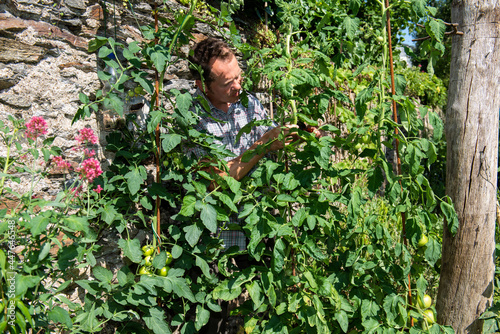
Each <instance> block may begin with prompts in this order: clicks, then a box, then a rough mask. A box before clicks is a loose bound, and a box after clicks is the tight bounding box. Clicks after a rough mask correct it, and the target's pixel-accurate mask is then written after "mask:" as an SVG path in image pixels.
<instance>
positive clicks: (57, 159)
mask: <svg viewBox="0 0 500 334" xmlns="http://www.w3.org/2000/svg"><path fill="white" fill-rule="evenodd" d="M52 161H54V162H55V163H56V165H57V167H59V168H67V169H71V164H70V163H69V162H68V161H66V160H64V159H63V158H62V157H53V158H52Z"/></svg>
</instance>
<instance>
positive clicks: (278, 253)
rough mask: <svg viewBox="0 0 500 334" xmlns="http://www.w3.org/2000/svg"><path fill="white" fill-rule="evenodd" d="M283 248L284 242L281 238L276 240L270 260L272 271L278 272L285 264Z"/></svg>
mask: <svg viewBox="0 0 500 334" xmlns="http://www.w3.org/2000/svg"><path fill="white" fill-rule="evenodd" d="M285 248H286V246H285V243H284V242H283V240H282V239H281V238H280V239H278V240H276V243H275V245H274V250H273V258H272V260H271V261H272V266H273V270H274V272H276V273H278V274H279V273H280V272H281V271H282V270H283V266H284V265H285Z"/></svg>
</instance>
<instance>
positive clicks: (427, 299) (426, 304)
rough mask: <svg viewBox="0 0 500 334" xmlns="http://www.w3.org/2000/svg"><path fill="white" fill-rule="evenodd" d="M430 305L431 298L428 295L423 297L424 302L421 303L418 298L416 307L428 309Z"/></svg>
mask: <svg viewBox="0 0 500 334" xmlns="http://www.w3.org/2000/svg"><path fill="white" fill-rule="evenodd" d="M431 305H432V298H431V296H429V295H424V300H423V301H422V300H421V299H420V298H418V306H420V308H423V309H425V308H429V307H431Z"/></svg>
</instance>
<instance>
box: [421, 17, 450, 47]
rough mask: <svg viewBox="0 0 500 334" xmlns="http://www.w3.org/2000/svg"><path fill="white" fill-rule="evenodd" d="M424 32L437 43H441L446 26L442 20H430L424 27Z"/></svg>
mask: <svg viewBox="0 0 500 334" xmlns="http://www.w3.org/2000/svg"><path fill="white" fill-rule="evenodd" d="M426 30H427V33H428V34H429V36H431V37H434V38H435V39H436V40H437V41H439V42H442V41H443V37H444V33H445V32H446V25H445V24H444V22H443V21H442V20H437V19H431V20H430V21H429V23H428V25H426Z"/></svg>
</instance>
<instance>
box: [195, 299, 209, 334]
mask: <svg viewBox="0 0 500 334" xmlns="http://www.w3.org/2000/svg"><path fill="white" fill-rule="evenodd" d="M209 319H210V311H208V310H207V309H205V308H203V306H201V305H197V306H196V320H195V323H194V326H195V328H196V330H198V331H199V330H200V329H201V328H202V327H203V326H205V325H206V324H207V323H208V320H209Z"/></svg>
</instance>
